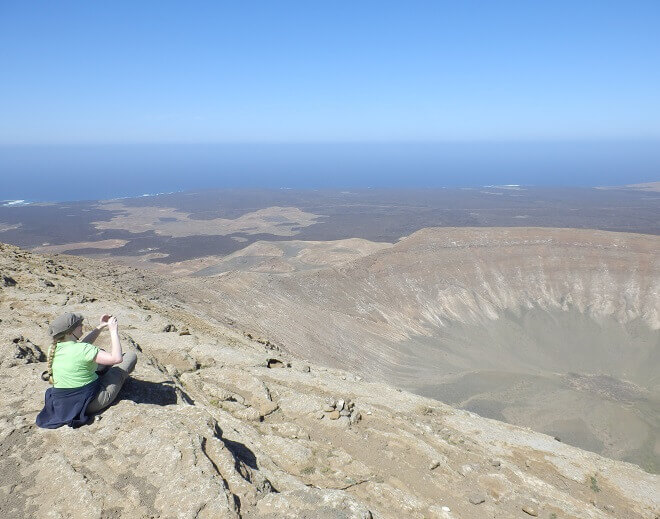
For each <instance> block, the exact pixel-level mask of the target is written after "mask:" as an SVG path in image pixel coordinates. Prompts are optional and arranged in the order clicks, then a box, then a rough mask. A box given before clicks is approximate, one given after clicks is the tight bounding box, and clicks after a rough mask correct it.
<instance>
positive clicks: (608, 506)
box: [603, 505, 614, 514]
mask: <svg viewBox="0 0 660 519" xmlns="http://www.w3.org/2000/svg"><path fill="white" fill-rule="evenodd" d="M603 508H604V509H605V510H607V511H608V512H610V513H612V514H613V513H614V507H613V506H612V505H605V506H604V507H603Z"/></svg>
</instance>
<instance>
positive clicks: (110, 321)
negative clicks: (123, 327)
mask: <svg viewBox="0 0 660 519" xmlns="http://www.w3.org/2000/svg"><path fill="white" fill-rule="evenodd" d="M118 326H119V323H118V322H117V318H116V317H115V316H114V315H113V316H111V317H110V319H108V328H109V329H110V331H111V332H116V331H117V329H118Z"/></svg>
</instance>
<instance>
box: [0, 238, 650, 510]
mask: <svg viewBox="0 0 660 519" xmlns="http://www.w3.org/2000/svg"><path fill="white" fill-rule="evenodd" d="M0 272H3V274H5V273H6V274H5V275H7V276H11V277H12V278H13V279H14V280H15V281H16V284H15V285H10V286H3V287H0V319H1V322H0V391H1V392H2V394H3V399H2V401H1V403H0V452H1V453H2V456H1V457H0V516H1V517H12V518H22V517H25V518H27V517H37V516H43V517H74V518H87V517H89V518H101V517H103V518H109V517H131V518H135V517H138V518H139V517H145V518H147V517H149V518H153V517H181V518H203V517H213V518H216V517H220V518H221V517H228V518H229V517H232V518H237V517H255V518H273V519H274V518H286V517H290V518H302V517H308V518H317V517H318V518H337V519H339V518H356V519H357V518H360V519H365V518H366V519H368V518H397V519H398V518H402V517H406V518H408V517H410V518H432V517H437V518H444V519H448V518H459V517H460V518H470V517H474V518H482V517H499V518H510V517H525V515H528V516H529V515H531V516H538V517H548V518H549V517H562V518H566V517H574V518H611V517H620V518H624V517H625V518H633V517H641V518H649V519H651V518H655V517H657V514H658V513H659V506H660V503H659V500H658V495H660V492H659V491H660V487H659V482H658V477H657V476H654V475H651V474H648V473H645V472H643V471H642V470H641V469H639V468H638V467H637V466H635V465H632V464H628V463H624V462H620V461H613V460H611V459H607V458H603V457H601V456H598V455H596V454H593V453H589V452H585V451H581V450H579V449H577V448H574V447H571V446H569V445H566V444H564V443H561V442H558V441H557V440H556V439H554V438H553V437H551V436H546V435H543V434H539V433H536V432H533V431H531V430H528V429H524V428H520V427H516V426H513V425H507V424H504V423H501V422H498V421H495V420H489V419H485V418H481V417H479V416H477V415H475V414H472V413H470V412H466V411H462V410H457V409H454V408H452V407H450V406H447V405H444V404H442V403H440V402H438V401H436V400H432V399H428V398H424V397H421V396H417V395H413V394H411V393H407V392H405V391H401V390H398V389H396V388H394V387H392V386H388V385H386V384H382V383H374V382H367V381H364V380H361V379H359V377H357V376H356V375H354V374H352V373H350V372H347V371H340V370H334V369H329V368H325V367H321V366H318V365H315V364H314V363H309V362H303V361H301V360H299V359H297V358H296V357H289V356H287V354H285V353H282V352H277V353H276V355H275V356H276V357H277V360H279V362H280V364H281V367H279V368H278V369H273V368H274V365H271V367H269V366H268V364H269V363H268V359H273V358H274V352H273V350H272V349H270V348H268V347H267V346H265V345H264V344H263V343H261V342H257V341H256V340H251V339H249V338H248V337H247V336H246V335H245V334H244V333H243V331H241V330H239V329H236V328H235V327H232V326H229V325H225V324H223V322H221V321H220V320H217V321H214V320H213V319H212V318H209V317H206V316H200V315H199V313H198V312H196V311H195V310H194V309H193V308H192V307H190V306H189V305H188V304H187V303H185V302H184V301H181V300H177V299H176V298H175V297H174V296H173V295H172V294H167V293H165V292H163V291H162V285H161V284H160V281H159V280H158V279H151V278H149V276H148V275H146V274H144V273H141V272H139V271H136V270H131V269H127V268H123V267H112V266H108V265H104V264H102V263H100V262H95V261H91V260H85V259H81V258H71V257H65V256H58V257H53V258H48V257H43V256H39V255H33V254H31V253H28V252H25V251H22V250H20V249H18V248H15V247H11V246H6V245H0ZM44 279H47V280H48V281H50V282H51V283H52V286H49V285H48V284H45V283H43V280H44ZM81 301H84V302H81ZM63 311H78V312H83V313H84V315H85V316H86V317H87V319H88V323H89V324H91V325H94V324H95V319H96V317H95V316H97V315H100V314H102V313H103V312H106V311H109V312H111V313H113V314H114V315H117V316H118V318H119V322H120V331H121V335H122V340H123V344H124V347H125V348H126V349H133V350H135V351H137V352H138V355H139V361H138V366H137V368H136V371H135V372H134V373H133V375H132V377H131V378H130V379H129V381H128V382H127V383H126V385H125V387H124V388H123V390H122V393H121V395H120V398H119V400H118V401H117V402H116V403H115V404H114V405H113V406H112V407H110V408H109V409H107V410H106V411H104V412H103V413H101V414H100V415H98V416H96V418H95V419H94V421H93V422H92V423H90V424H89V425H86V426H83V427H81V428H79V429H75V430H74V429H69V428H61V429H57V430H41V429H38V428H37V427H36V426H35V425H34V419H35V416H36V414H37V412H38V411H39V409H40V408H41V406H42V404H43V394H44V390H45V389H46V387H47V383H46V382H43V381H42V380H41V378H40V376H39V375H40V373H41V371H42V370H43V369H45V363H44V358H43V352H44V351H45V350H46V349H47V344H48V343H47V338H46V330H47V322H48V321H49V320H51V319H52V318H54V317H55V316H56V315H58V314H60V313H61V312H63ZM167 325H171V326H175V327H176V329H178V330H188V331H189V332H190V334H189V335H179V334H177V333H167V332H164V331H163V330H164V329H165V327H166V326H167ZM28 338H29V339H28ZM104 341H107V337H104V336H101V337H100V338H99V339H98V341H97V344H99V345H101V346H103V345H104V344H105V345H107V342H104ZM17 352H19V353H20V355H19V356H18V357H17ZM333 413H338V414H339V417H337V419H332V418H331V416H330V415H333V416H334V414H333ZM342 413H344V414H342ZM358 415H359V418H357V417H358Z"/></svg>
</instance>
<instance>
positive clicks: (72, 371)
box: [51, 341, 99, 388]
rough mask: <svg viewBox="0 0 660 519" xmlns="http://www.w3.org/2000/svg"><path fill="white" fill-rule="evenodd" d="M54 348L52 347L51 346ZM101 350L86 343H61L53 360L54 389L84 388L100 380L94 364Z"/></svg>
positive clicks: (96, 366) (58, 344)
mask: <svg viewBox="0 0 660 519" xmlns="http://www.w3.org/2000/svg"><path fill="white" fill-rule="evenodd" d="M51 348H52V346H51ZM98 352H99V349H98V348H97V347H96V346H94V345H93V344H88V343H86V342H74V341H68V342H59V343H57V349H56V350H55V357H54V358H53V380H54V384H53V386H54V387H60V388H71V387H82V386H84V385H86V384H89V383H90V382H93V381H95V380H96V379H97V378H98V375H97V374H96V369H97V368H98V365H97V364H96V362H94V359H95V358H96V354H97V353H98Z"/></svg>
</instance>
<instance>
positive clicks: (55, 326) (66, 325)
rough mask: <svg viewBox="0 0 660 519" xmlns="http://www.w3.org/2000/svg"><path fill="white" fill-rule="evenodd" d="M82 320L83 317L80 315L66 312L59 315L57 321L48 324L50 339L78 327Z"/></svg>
mask: <svg viewBox="0 0 660 519" xmlns="http://www.w3.org/2000/svg"><path fill="white" fill-rule="evenodd" d="M83 319H84V317H83V316H82V314H74V313H73V312H67V313H65V314H63V315H60V316H59V317H58V318H57V319H55V320H54V321H53V322H52V323H50V326H49V327H48V333H50V336H51V337H55V336H56V335H60V334H62V333H66V332H68V331H71V330H73V329H74V328H75V327H76V326H78V325H79V324H80V323H81V322H82V320H83Z"/></svg>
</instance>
